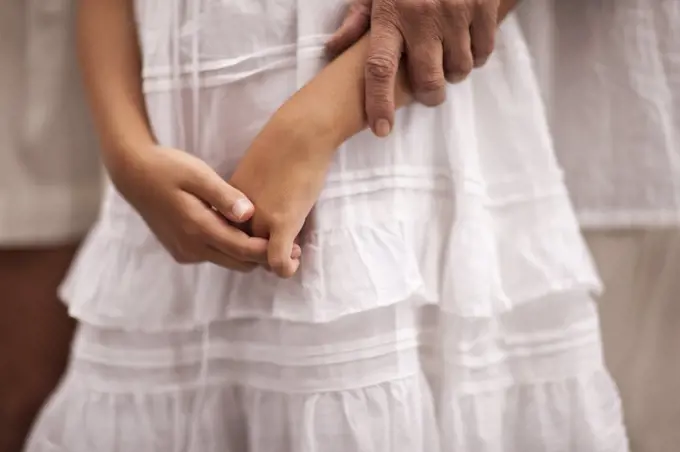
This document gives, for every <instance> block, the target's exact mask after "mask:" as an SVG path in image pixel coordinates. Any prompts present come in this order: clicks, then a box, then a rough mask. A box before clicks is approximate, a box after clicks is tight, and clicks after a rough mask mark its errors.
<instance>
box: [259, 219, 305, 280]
mask: <svg viewBox="0 0 680 452" xmlns="http://www.w3.org/2000/svg"><path fill="white" fill-rule="evenodd" d="M296 236H297V232H296V231H295V228H292V227H288V228H279V229H274V230H273V231H272V233H271V235H270V236H269V247H268V250H267V258H268V259H267V261H268V264H269V266H270V267H271V269H272V271H273V272H274V273H276V274H277V275H278V276H280V277H282V278H290V277H291V276H293V275H294V274H295V272H296V271H297V269H298V267H299V266H300V260H299V259H293V258H291V255H292V251H293V246H294V241H295V237H296Z"/></svg>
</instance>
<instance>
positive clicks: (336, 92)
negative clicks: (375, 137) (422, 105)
mask: <svg viewBox="0 0 680 452" xmlns="http://www.w3.org/2000/svg"><path fill="white" fill-rule="evenodd" d="M518 2H519V0H501V2H500V5H499V10H498V18H499V19H498V20H499V22H500V21H502V20H503V19H504V18H505V17H506V16H507V15H508V13H509V12H510V11H511V10H512V9H513V8H514V7H515V6H516V5H517V3H518ZM368 51H369V39H368V35H366V36H364V37H363V38H361V40H359V41H358V42H357V43H356V44H355V45H353V46H352V47H351V48H349V49H348V50H347V51H345V52H344V53H343V54H341V55H340V56H339V57H337V58H336V59H335V60H333V61H332V62H331V63H330V64H329V65H328V66H326V67H325V68H324V69H323V70H322V71H321V72H320V73H319V74H318V75H317V76H316V77H315V78H314V79H313V80H312V81H311V82H309V83H308V84H307V85H306V86H305V87H303V88H302V89H301V90H300V91H298V92H297V93H296V94H295V95H293V97H291V98H290V99H289V100H288V101H287V102H286V103H285V104H284V105H283V106H282V107H281V109H280V110H279V111H278V112H277V113H276V115H275V117H274V118H273V119H272V121H276V119H277V116H279V115H280V116H279V117H281V118H284V117H285V118H286V121H287V122H288V121H289V122H288V124H291V125H293V127H289V132H290V129H291V128H293V129H295V131H294V133H305V132H304V130H308V131H310V133H313V135H314V138H315V139H318V138H319V135H322V136H323V139H324V141H325V142H327V143H332V145H333V146H334V148H337V147H338V146H339V145H341V144H342V143H343V142H345V141H346V140H347V139H348V138H350V137H352V136H354V135H356V134H357V133H359V132H360V131H362V130H364V129H365V128H366V127H367V126H368V124H367V122H366V114H365V110H364V104H365V103H364V96H365V91H364V65H365V62H366V58H367V55H368ZM394 89H395V106H396V108H400V107H403V106H405V105H407V104H409V103H410V102H411V100H412V95H411V90H410V87H409V84H408V82H407V78H406V69H405V66H404V64H401V66H400V68H399V72H398V74H397V80H396V84H395V88H394ZM300 124H305V126H304V127H299V125H300ZM300 129H302V131H301V130H300Z"/></svg>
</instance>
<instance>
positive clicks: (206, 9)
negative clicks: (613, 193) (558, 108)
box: [27, 0, 628, 452]
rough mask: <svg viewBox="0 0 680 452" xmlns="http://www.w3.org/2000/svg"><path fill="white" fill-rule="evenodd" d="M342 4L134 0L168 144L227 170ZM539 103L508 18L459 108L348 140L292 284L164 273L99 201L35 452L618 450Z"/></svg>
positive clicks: (593, 320) (136, 229) (459, 93)
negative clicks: (61, 364)
mask: <svg viewBox="0 0 680 452" xmlns="http://www.w3.org/2000/svg"><path fill="white" fill-rule="evenodd" d="M343 4H344V2H342V1H341V0H336V1H327V2H318V1H316V0H283V1H281V0H279V1H276V2H271V1H266V0H260V1H253V0H248V1H230V2H222V1H217V0H214V1H207V2H206V1H201V2H198V1H191V0H189V1H182V2H179V1H174V2H168V1H167V0H137V2H136V6H137V15H138V17H137V20H138V24H139V27H140V33H139V34H140V37H141V43H142V50H143V60H144V85H145V92H146V100H147V106H148V111H149V117H150V120H151V123H152V124H153V128H154V132H155V135H156V136H157V137H158V139H159V141H160V142H161V143H162V144H163V145H166V146H174V147H177V148H180V149H185V150H186V151H187V152H191V153H193V154H195V155H198V156H199V157H201V158H203V159H204V160H205V161H207V162H208V163H209V164H210V165H212V166H213V167H214V168H216V169H217V170H218V171H219V172H220V173H221V174H224V175H225V177H226V176H228V174H229V172H230V171H232V170H233V168H234V166H235V165H236V163H237V162H238V159H239V157H240V156H241V155H242V153H243V152H244V150H245V149H246V147H247V145H248V143H249V142H250V141H251V140H252V138H253V136H254V135H255V134H256V133H257V131H258V130H259V129H260V128H261V126H262V125H263V124H264V122H265V121H266V120H267V118H268V117H269V116H270V115H271V113H272V112H273V111H274V110H275V109H276V108H277V107H278V106H279V105H280V104H281V103H282V102H284V101H285V99H286V98H287V97H288V96H290V95H291V94H292V93H293V92H294V91H295V90H297V89H298V88H300V87H301V86H302V85H303V84H304V83H305V82H306V81H307V80H309V78H310V77H312V76H313V74H314V73H315V72H316V71H317V70H318V68H319V67H321V65H322V64H323V59H322V43H323V42H324V40H325V39H326V38H327V36H328V34H329V32H330V31H331V30H333V29H334V27H335V25H336V24H337V21H338V20H339V19H340V17H341V14H340V13H341V9H342V7H343ZM539 97H540V96H539V92H538V89H537V87H536V82H535V79H534V77H533V74H532V69H531V64H530V60H529V55H528V51H527V48H526V46H525V44H524V41H523V39H522V36H521V33H520V31H519V28H518V25H517V23H516V22H515V20H514V19H512V18H511V19H509V20H508V21H507V22H506V23H505V25H504V26H503V27H502V29H501V31H500V36H499V48H498V52H497V53H496V54H495V56H494V57H493V58H492V59H491V60H490V61H489V63H488V66H487V67H486V68H485V69H483V70H480V71H479V72H476V73H475V74H474V75H473V77H471V79H470V80H469V81H467V82H465V83H462V84H460V85H457V86H453V87H451V88H449V102H447V103H446V104H445V105H443V106H441V107H439V108H435V109H427V108H424V107H421V106H412V107H409V108H407V109H404V110H402V111H401V112H400V113H399V114H398V117H397V127H396V129H395V131H394V134H393V135H392V136H391V137H390V138H389V139H386V140H378V139H376V138H374V137H372V136H371V135H370V134H369V133H364V134H361V135H359V136H357V137H355V138H353V139H351V140H349V141H348V142H347V143H345V145H343V146H342V148H341V149H340V150H339V151H338V154H337V158H336V161H335V164H334V166H333V168H332V170H331V173H330V175H329V180H328V183H327V185H326V187H325V189H324V191H323V193H322V195H321V199H320V201H319V203H318V205H317V207H316V208H315V211H314V213H313V215H312V219H311V221H310V222H309V223H310V230H309V232H308V233H307V234H306V235H305V242H304V243H303V259H302V265H301V268H300V271H299V273H298V275H297V276H296V277H294V278H292V279H290V280H279V279H277V278H275V277H274V276H272V275H270V274H268V273H266V272H264V271H257V270H256V271H255V272H253V273H251V274H248V275H242V274H237V273H235V272H230V271H227V270H223V269H220V268H217V267H215V266H213V265H210V264H205V265H195V266H180V265H177V264H176V263H174V262H173V261H172V259H171V258H170V256H169V255H168V254H167V253H166V252H165V251H164V250H163V249H162V248H161V246H160V245H159V243H158V242H157V241H156V239H155V238H154V237H153V235H152V234H151V232H150V231H149V230H148V229H147V227H146V226H145V225H144V223H143V221H142V220H141V219H140V218H139V216H137V215H136V214H135V213H134V211H133V210H132V208H131V207H130V206H129V205H128V204H126V203H125V202H124V200H123V199H122V198H121V197H120V195H119V194H117V193H116V192H115V191H114V190H113V189H111V188H109V190H108V193H107V196H106V202H105V206H104V212H103V215H102V217H101V220H100V221H99V223H98V225H97V226H96V227H95V229H94V231H93V232H92V234H91V236H90V238H89V239H88V241H87V243H86V244H85V246H84V249H83V251H82V253H81V255H80V257H79V258H78V260H77V262H76V264H75V267H74V269H73V271H72V273H71V275H70V277H69V279H68V280H67V282H66V283H65V285H64V287H63V290H62V295H63V298H64V299H65V300H67V302H68V303H69V308H70V311H71V313H72V314H73V315H74V316H76V317H77V318H78V319H79V320H81V322H82V323H81V328H80V331H79V333H78V338H77V340H76V345H75V349H74V354H73V357H72V363H71V366H70V369H69V371H68V373H67V375H66V377H65V379H64V381H63V383H62V385H61V387H60V389H59V390H58V391H57V392H56V394H55V395H54V397H53V398H52V400H51V402H50V403H49V404H48V405H47V407H46V408H45V409H44V411H43V413H42V415H41V416H40V419H39V420H38V423H37V425H36V427H35V430H34V432H33V434H32V436H31V439H30V442H29V445H28V449H27V450H28V451H29V452H48V451H49V452H54V451H63V452H123V451H125V452H127V451H133V450H135V451H137V450H139V451H142V450H143V451H148V452H161V451H162V452H167V451H182V452H213V451H215V452H217V451H220V452H223V451H234V452H266V451H271V450H278V451H281V452H319V451H331V452H332V451H336V450H337V451H343V452H344V451H352V452H374V451H390V452H448V451H453V450H465V451H474V452H558V451H559V452H561V451H565V450H569V451H588V452H625V451H627V450H628V449H627V440H626V435H625V432H624V431H623V427H622V422H621V412H620V406H619V399H618V395H617V393H616V389H615V387H614V385H613V383H612V381H611V380H610V379H609V376H608V375H607V373H606V371H605V369H604V367H603V363H602V359H601V356H600V338H599V329H598V322H597V314H596V312H595V309H594V306H593V302H592V300H591V297H590V295H589V292H590V291H592V290H596V289H598V287H599V281H598V280H597V278H596V276H595V272H594V269H593V266H592V262H591V261H590V257H589V255H588V253H587V251H586V247H585V244H584V243H583V241H582V238H581V237H580V235H579V228H578V225H577V222H576V218H575V217H574V215H573V212H572V210H571V206H570V204H569V201H568V198H567V194H566V190H565V187H564V185H563V183H562V180H561V173H560V171H559V169H558V167H557V165H556V163H555V159H554V156H553V153H552V149H551V144H550V140H549V136H548V133H547V125H546V123H545V121H544V112H543V110H542V107H541V103H540V99H539ZM320 101H322V100H321V99H320Z"/></svg>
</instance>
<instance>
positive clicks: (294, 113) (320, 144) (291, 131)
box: [263, 105, 343, 160]
mask: <svg viewBox="0 0 680 452" xmlns="http://www.w3.org/2000/svg"><path fill="white" fill-rule="evenodd" d="M263 135H265V136H268V137H271V139H270V140H268V141H270V142H272V143H275V144H276V146H277V147H281V146H285V147H286V148H288V149H294V150H296V152H301V153H307V154H310V155H309V157H315V158H322V159H324V158H325V159H328V160H331V159H332V158H333V156H334V155H335V151H336V150H337V148H338V147H339V146H340V145H341V144H342V141H343V140H341V139H340V138H339V135H338V132H337V127H335V126H334V125H333V121H332V119H331V118H330V116H329V115H328V114H326V113H324V112H323V111H322V109H318V108H315V107H311V108H308V109H307V108H305V109H304V110H303V109H302V108H297V107H296V106H295V105H286V106H285V107H284V108H282V109H281V110H279V111H278V112H277V113H276V114H275V115H274V116H273V117H272V119H271V121H270V122H269V123H268V124H267V126H266V127H265V129H264V130H263ZM272 140H273V141H272Z"/></svg>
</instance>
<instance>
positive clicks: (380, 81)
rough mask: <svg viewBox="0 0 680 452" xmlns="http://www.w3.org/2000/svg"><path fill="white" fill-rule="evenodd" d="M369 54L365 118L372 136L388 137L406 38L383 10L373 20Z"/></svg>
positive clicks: (391, 124) (392, 121)
mask: <svg viewBox="0 0 680 452" xmlns="http://www.w3.org/2000/svg"><path fill="white" fill-rule="evenodd" d="M371 22H372V28H371V38H370V50H369V54H368V58H367V60H366V75H365V76H366V87H365V89H366V116H367V117H368V123H369V124H370V126H371V130H373V133H374V134H376V135H377V136H379V137H386V136H387V135H389V133H390V131H391V130H392V126H393V125H394V86H395V83H396V76H397V70H398V69H399V60H400V59H401V53H402V48H403V38H402V36H401V32H400V31H399V30H398V28H397V25H396V24H395V23H394V19H393V18H392V16H390V15H388V14H384V15H381V14H380V10H378V13H375V14H374V16H373V18H372V19H371Z"/></svg>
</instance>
